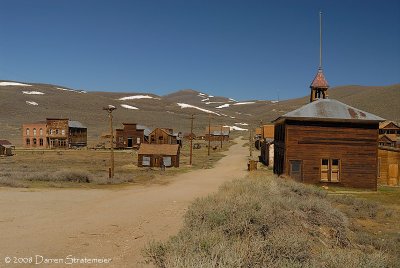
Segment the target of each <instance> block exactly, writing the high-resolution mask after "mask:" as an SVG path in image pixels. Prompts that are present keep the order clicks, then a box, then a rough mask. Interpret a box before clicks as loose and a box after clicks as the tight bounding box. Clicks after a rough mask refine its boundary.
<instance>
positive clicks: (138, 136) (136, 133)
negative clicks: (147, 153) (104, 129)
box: [115, 123, 146, 149]
mask: <svg viewBox="0 0 400 268" xmlns="http://www.w3.org/2000/svg"><path fill="white" fill-rule="evenodd" d="M122 125H123V126H124V128H122V129H116V131H115V133H116V134H115V137H116V148H119V149H128V148H138V147H139V145H140V144H141V143H143V142H146V141H145V128H144V127H139V126H138V125H137V124H136V123H122Z"/></svg>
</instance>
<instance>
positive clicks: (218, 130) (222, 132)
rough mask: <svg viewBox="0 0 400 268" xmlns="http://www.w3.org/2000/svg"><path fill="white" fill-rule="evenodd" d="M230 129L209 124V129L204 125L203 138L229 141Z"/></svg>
mask: <svg viewBox="0 0 400 268" xmlns="http://www.w3.org/2000/svg"><path fill="white" fill-rule="evenodd" d="M230 131H231V129H230V128H229V127H224V126H211V127H210V129H209V128H208V127H206V132H205V135H204V137H205V140H207V141H208V140H210V141H221V140H223V141H229V134H230Z"/></svg>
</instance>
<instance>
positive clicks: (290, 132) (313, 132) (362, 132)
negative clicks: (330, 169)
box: [275, 120, 378, 189]
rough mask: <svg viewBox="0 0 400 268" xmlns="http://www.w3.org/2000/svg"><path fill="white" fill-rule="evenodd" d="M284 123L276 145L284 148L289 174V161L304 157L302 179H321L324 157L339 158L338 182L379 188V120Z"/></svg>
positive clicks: (308, 181) (285, 162)
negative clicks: (365, 122) (374, 122)
mask: <svg viewBox="0 0 400 268" xmlns="http://www.w3.org/2000/svg"><path fill="white" fill-rule="evenodd" d="M284 125H285V130H284V131H283V132H284V133H285V135H284V136H285V138H284V141H281V142H280V144H279V143H278V145H279V147H278V145H277V144H276V148H275V150H277V149H279V150H283V151H284V155H283V173H284V174H286V175H290V174H289V173H290V170H289V161H291V160H301V161H302V162H301V168H302V174H301V180H302V181H303V182H306V183H320V182H321V161H322V159H340V166H339V174H340V175H339V176H340V179H339V182H338V183H337V184H338V185H341V186H346V187H357V188H368V189H376V186H377V159H378V155H377V154H378V152H377V151H378V148H377V139H378V124H377V123H376V124H355V123H340V122H303V121H291V120H286V121H285V124H284ZM281 132H282V130H281ZM275 134H276V133H275Z"/></svg>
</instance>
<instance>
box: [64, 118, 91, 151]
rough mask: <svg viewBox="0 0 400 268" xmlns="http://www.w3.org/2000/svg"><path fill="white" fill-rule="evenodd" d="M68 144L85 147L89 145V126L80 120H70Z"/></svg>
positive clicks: (70, 146)
mask: <svg viewBox="0 0 400 268" xmlns="http://www.w3.org/2000/svg"><path fill="white" fill-rule="evenodd" d="M68 146H69V148H74V147H85V146H87V128H86V127H85V126H84V125H83V124H82V123H81V122H78V121H72V120H69V121H68Z"/></svg>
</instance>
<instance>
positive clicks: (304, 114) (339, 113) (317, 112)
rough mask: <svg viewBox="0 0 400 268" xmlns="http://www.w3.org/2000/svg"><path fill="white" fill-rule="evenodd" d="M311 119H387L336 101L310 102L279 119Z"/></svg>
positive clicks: (321, 100) (320, 100) (377, 120)
mask: <svg viewBox="0 0 400 268" xmlns="http://www.w3.org/2000/svg"><path fill="white" fill-rule="evenodd" d="M281 118H282V119H303V120H304V119H309V120H327V121H335V120H339V121H342V120H343V121H376V122H379V121H384V120H385V119H383V118H381V117H379V116H377V115H374V114H371V113H368V112H365V111H362V110H359V109H357V108H354V107H352V106H350V105H347V104H344V103H342V102H340V101H337V100H334V99H319V100H316V101H313V102H310V103H308V104H306V105H304V106H302V107H300V108H298V109H296V110H294V111H291V112H288V113H286V114H284V115H282V116H281V117H279V118H277V119H276V120H275V121H277V120H279V119H281Z"/></svg>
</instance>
